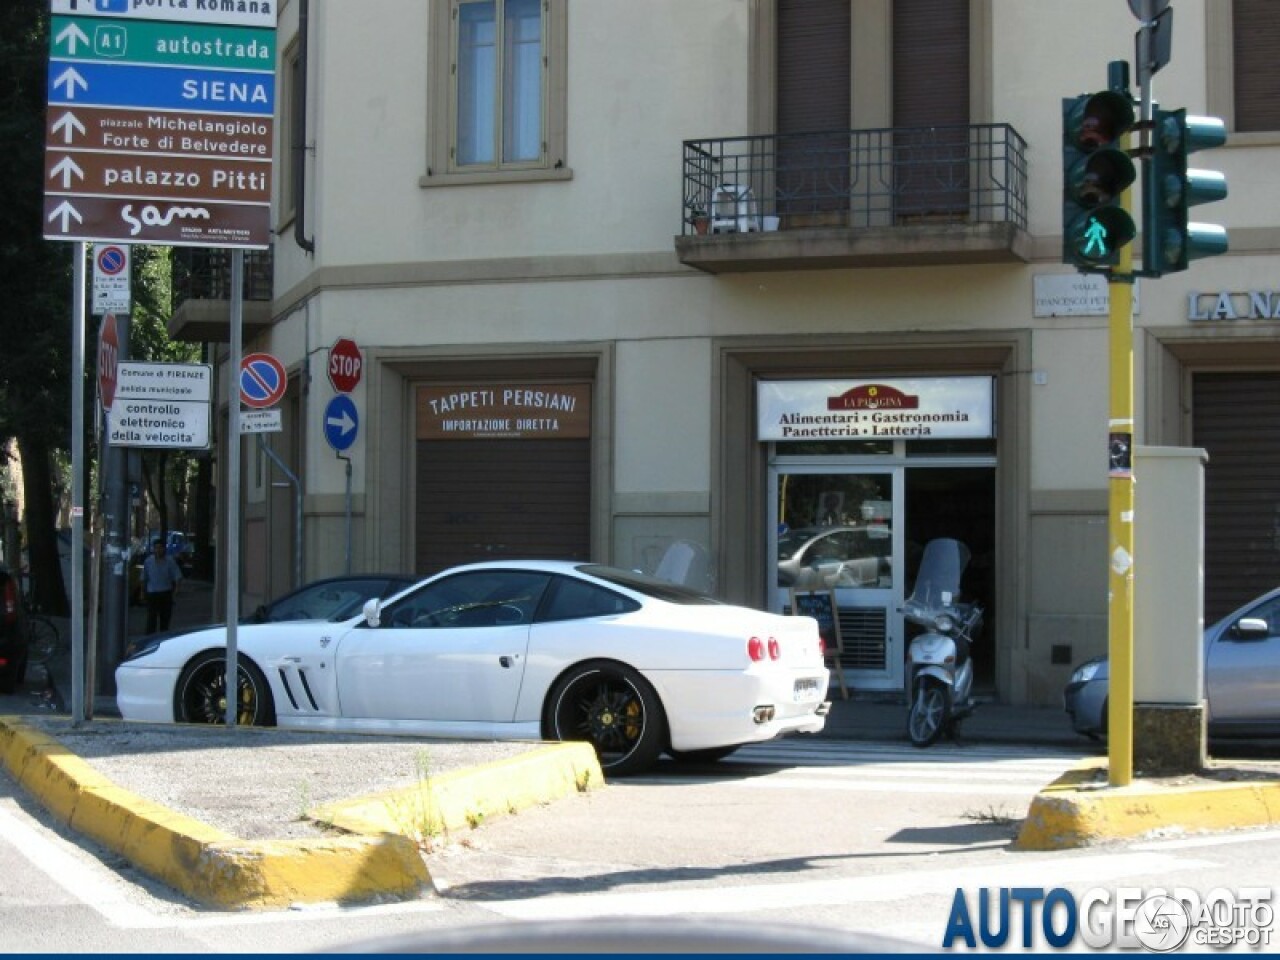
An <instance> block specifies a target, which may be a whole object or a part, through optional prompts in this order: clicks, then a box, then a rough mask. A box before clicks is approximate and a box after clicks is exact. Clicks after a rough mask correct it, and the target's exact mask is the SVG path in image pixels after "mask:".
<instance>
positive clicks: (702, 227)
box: [687, 207, 711, 235]
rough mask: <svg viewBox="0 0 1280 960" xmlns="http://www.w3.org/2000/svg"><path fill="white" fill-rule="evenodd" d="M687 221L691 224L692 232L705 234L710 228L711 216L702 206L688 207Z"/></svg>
mask: <svg viewBox="0 0 1280 960" xmlns="http://www.w3.org/2000/svg"><path fill="white" fill-rule="evenodd" d="M687 219H688V222H689V223H690V224H692V226H693V232H694V233H696V234H699V235H705V234H706V233H707V232H708V231H709V230H710V228H711V217H709V216H708V215H707V211H706V210H704V209H702V207H690V208H689V216H688V218H687Z"/></svg>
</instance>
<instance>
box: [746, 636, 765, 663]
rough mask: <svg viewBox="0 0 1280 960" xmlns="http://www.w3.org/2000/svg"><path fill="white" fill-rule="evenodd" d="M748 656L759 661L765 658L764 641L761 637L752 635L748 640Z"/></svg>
mask: <svg viewBox="0 0 1280 960" xmlns="http://www.w3.org/2000/svg"><path fill="white" fill-rule="evenodd" d="M747 656H748V657H750V658H751V659H752V661H753V662H755V663H759V662H760V661H761V660H763V659H764V641H763V640H761V639H760V638H759V637H752V638H751V639H750V640H748V641H747Z"/></svg>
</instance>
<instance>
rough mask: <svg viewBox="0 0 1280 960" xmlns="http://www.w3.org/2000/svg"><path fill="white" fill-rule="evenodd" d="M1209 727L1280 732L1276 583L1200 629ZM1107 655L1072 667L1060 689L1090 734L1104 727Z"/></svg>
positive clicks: (1219, 732) (1220, 732)
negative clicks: (1068, 678) (1073, 668)
mask: <svg viewBox="0 0 1280 960" xmlns="http://www.w3.org/2000/svg"><path fill="white" fill-rule="evenodd" d="M1204 658H1205V659H1204V686H1205V700H1206V704H1207V712H1208V724H1209V733H1210V734H1211V735H1214V736H1219V737H1222V736H1226V737H1231V736H1237V737H1239V736H1245V737H1274V736H1280V588H1277V589H1275V590H1272V591H1271V592H1269V593H1265V594H1263V595H1262V596H1261V597H1258V598H1257V599H1254V600H1251V601H1249V602H1248V603H1246V604H1245V605H1244V606H1243V607H1241V608H1240V609H1238V610H1236V611H1235V612H1234V613H1231V614H1229V615H1228V616H1225V617H1223V618H1222V619H1221V620H1219V621H1218V622H1217V623H1215V624H1214V625H1213V626H1211V627H1209V628H1208V629H1207V630H1205V632H1204ZM1109 676H1110V673H1109V671H1108V669H1107V658H1106V657H1096V658H1095V659H1093V660H1088V661H1086V662H1084V663H1082V664H1080V666H1078V667H1076V669H1075V671H1074V672H1073V673H1072V674H1071V679H1070V680H1069V681H1068V683H1067V686H1066V688H1065V689H1064V690H1063V703H1064V705H1065V706H1066V710H1067V713H1068V714H1069V715H1070V717H1071V725H1072V727H1073V728H1074V729H1075V730H1076V731H1077V732H1079V733H1083V734H1084V735H1085V736H1088V737H1092V738H1093V739H1095V740H1096V739H1100V738H1101V737H1103V736H1105V735H1106V732H1107V691H1108V677H1109Z"/></svg>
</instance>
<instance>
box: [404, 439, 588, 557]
mask: <svg viewBox="0 0 1280 960" xmlns="http://www.w3.org/2000/svg"><path fill="white" fill-rule="evenodd" d="M417 453H418V479H417V539H416V543H417V550H416V557H415V563H414V571H415V572H416V573H421V574H428V573H434V572H436V571H437V570H440V569H443V568H444V567H448V566H451V565H453V564H458V563H469V562H473V561H477V560H497V559H502V558H523V559H533V558H539V559H559V560H588V559H590V553H591V522H590V517H591V509H590V508H591V447H590V441H589V440H581V439H575V440H420V441H418V450H417Z"/></svg>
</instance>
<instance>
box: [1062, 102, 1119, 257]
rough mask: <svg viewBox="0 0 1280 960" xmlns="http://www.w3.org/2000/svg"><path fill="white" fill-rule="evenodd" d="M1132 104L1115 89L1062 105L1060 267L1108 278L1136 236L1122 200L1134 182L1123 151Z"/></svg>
mask: <svg viewBox="0 0 1280 960" xmlns="http://www.w3.org/2000/svg"><path fill="white" fill-rule="evenodd" d="M1135 120H1136V116H1135V114H1134V110H1133V100H1132V99H1131V98H1130V97H1129V95H1128V94H1127V93H1123V92H1121V91H1118V90H1103V91H1102V92H1100V93H1090V94H1083V95H1081V96H1078V97H1068V98H1065V99H1064V100H1063V101H1062V262H1063V263H1069V264H1073V265H1074V266H1075V267H1076V268H1077V269H1078V270H1080V271H1082V272H1084V273H1108V272H1110V271H1109V268H1111V267H1114V266H1115V265H1116V264H1117V263H1119V260H1120V257H1119V250H1120V248H1121V247H1123V246H1124V245H1125V244H1127V243H1130V242H1132V240H1133V238H1134V237H1135V236H1136V235H1137V228H1136V227H1135V226H1134V223H1133V217H1131V216H1129V214H1128V213H1127V212H1126V211H1125V209H1124V207H1123V206H1122V205H1121V200H1122V195H1123V194H1124V191H1125V190H1127V189H1128V188H1129V186H1130V184H1132V183H1133V181H1134V180H1135V179H1136V178H1137V171H1136V170H1135V168H1134V165H1133V161H1132V160H1131V159H1130V158H1129V154H1128V153H1127V152H1126V151H1125V148H1124V143H1123V139H1124V135H1125V134H1126V133H1128V132H1129V130H1130V129H1132V128H1133V125H1134V122H1135Z"/></svg>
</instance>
